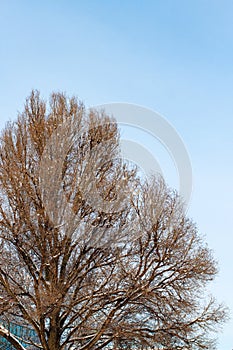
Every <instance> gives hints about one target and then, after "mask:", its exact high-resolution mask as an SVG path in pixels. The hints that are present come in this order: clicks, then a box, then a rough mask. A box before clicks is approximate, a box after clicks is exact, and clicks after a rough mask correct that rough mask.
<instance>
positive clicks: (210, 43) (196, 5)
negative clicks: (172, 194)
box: [0, 0, 233, 350]
mask: <svg viewBox="0 0 233 350" xmlns="http://www.w3.org/2000/svg"><path fill="white" fill-rule="evenodd" d="M232 16H233V1H232V0H154V1H152V0H151V1H150V0H145V1H133V0H131V1H130V0H126V1H116V0H112V1H109V0H108V1H107V0H99V1H94V0H93V1H92V0H89V1H74V0H73V1H72V0H68V1H65V0H63V1H61V0H56V1H55V0H53V1H52V0H51V1H45V0H41V1H37V2H36V1H34V2H32V1H29V0H28V1H26V0H21V1H16V0H15V1H12V0H8V1H6V0H2V1H0V127H1V128H2V127H3V126H4V125H5V122H6V121H8V120H10V119H15V117H16V114H17V111H20V110H22V107H23V104H24V101H25V98H26V96H28V95H29V93H30V91H31V89H32V88H37V89H39V90H40V91H41V93H42V95H43V96H44V97H48V95H49V93H50V92H51V91H53V90H60V91H66V92H67V93H68V94H70V95H73V94H75V95H78V96H79V97H80V98H81V99H82V100H83V101H84V102H85V104H86V105H87V106H91V105H96V104H103V103H109V102H130V103H136V104H139V105H142V106H145V107H147V108H150V109H153V110H156V111H158V112H159V113H161V114H162V115H164V116H165V117H166V118H167V120H168V121H169V122H170V123H171V124H172V125H173V126H174V127H175V128H176V130H177V131H178V133H179V134H180V135H181V137H182V139H183V140H184V143H185V145H186V147H187V149H188V151H189V154H190V158H191V161H192V166H193V175H194V188H193V196H192V202H191V204H190V209H189V215H190V216H191V217H193V219H194V220H195V221H196V222H197V224H198V227H199V229H200V232H202V233H203V234H205V236H206V240H207V241H208V243H209V246H210V247H211V248H212V249H213V251H214V254H215V256H216V258H217V260H218V261H219V267H220V272H219V276H218V278H217V279H216V281H215V282H214V283H213V285H212V288H211V289H212V291H213V293H214V294H215V295H216V296H217V298H218V299H219V300H222V301H224V302H225V303H226V304H228V306H229V307H230V309H231V313H232V312H233V297H232V295H233V273H232V267H233V254H232V247H233V212H232V209H233V206H232V198H233V185H232V179H233V137H232V130H233V21H232ZM232 348H233V320H231V321H230V322H229V323H228V324H227V325H226V326H225V327H224V329H223V333H222V334H220V336H219V347H218V349H219V350H227V349H232Z"/></svg>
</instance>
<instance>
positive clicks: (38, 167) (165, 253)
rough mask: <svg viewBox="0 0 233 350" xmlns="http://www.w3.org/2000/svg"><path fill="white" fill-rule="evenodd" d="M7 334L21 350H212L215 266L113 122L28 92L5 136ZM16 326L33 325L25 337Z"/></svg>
mask: <svg viewBox="0 0 233 350" xmlns="http://www.w3.org/2000/svg"><path fill="white" fill-rule="evenodd" d="M0 253H1V256H0V335H1V336H2V337H4V338H5V339H7V340H8V341H9V342H10V343H11V344H12V345H13V346H14V347H15V348H16V349H17V350H25V349H26V345H25V344H27V345H28V346H29V347H31V348H32V349H43V350H63V349H64V350H65V349H66V350H72V349H80V350H85V349H94V350H98V349H104V348H106V349H111V348H112V349H164V350H165V349H213V348H214V339H212V337H211V335H213V334H212V333H211V332H212V331H216V330H217V329H218V328H219V326H220V324H221V323H222V322H224V321H225V319H226V310H225V308H224V307H223V306H222V305H219V304H218V303H217V302H216V301H215V300H214V298H213V297H210V298H209V299H207V298H205V297H203V295H204V294H203V293H204V291H205V287H206V285H207V283H208V282H209V281H212V280H213V278H214V277H215V275H216V273H217V267H216V262H215V260H214V258H213V256H212V253H211V251H210V249H209V248H208V247H207V245H206V244H205V242H204V241H203V240H202V238H201V236H200V234H199V233H198V230H197V228H196V225H195V224H194V223H193V222H192V220H190V219H189V218H188V217H187V216H186V214H185V212H184V210H183V206H182V201H181V199H180V198H179V196H178V195H177V194H176V192H175V191H172V190H170V189H169V188H168V187H167V186H166V185H165V183H164V181H163V179H161V178H159V177H156V176H152V177H151V178H150V179H142V178H141V177H140V176H139V175H138V173H137V169H136V168H135V167H134V166H132V165H131V164H129V163H127V162H126V161H124V160H122V159H121V155H120V147H119V130H118V127H117V123H116V122H115V120H114V119H113V118H110V117H109V116H107V115H105V113H104V112H102V113H99V112H97V111H95V110H91V111H87V110H86V109H85V107H84V105H83V104H82V103H81V102H80V101H79V100H78V99H76V98H74V97H73V98H67V97H66V95H65V94H62V93H53V94H52V95H51V97H50V101H49V103H46V102H45V101H44V100H43V99H42V98H41V97H40V94H39V92H38V91H32V93H31V95H30V96H29V98H28V99H27V100H26V103H25V108H24V111H23V112H22V113H21V114H20V115H19V116H18V119H17V121H15V122H11V123H8V124H7V125H6V127H5V129H4V130H3V131H2V134H1V140H0ZM11 322H14V323H17V324H19V325H22V326H25V327H28V328H29V329H32V330H33V331H34V332H35V334H36V337H35V336H33V337H32V336H31V335H30V332H29V334H28V336H27V337H26V338H24V345H22V339H20V337H19V336H17V335H14V334H13V333H11V332H10V331H9V330H8V326H7V325H9V324H10V323H11Z"/></svg>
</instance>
